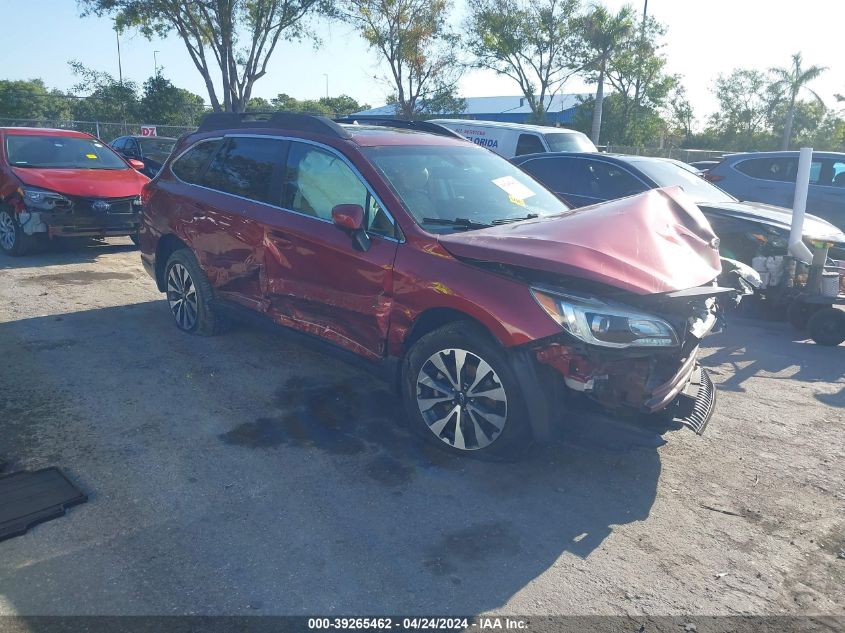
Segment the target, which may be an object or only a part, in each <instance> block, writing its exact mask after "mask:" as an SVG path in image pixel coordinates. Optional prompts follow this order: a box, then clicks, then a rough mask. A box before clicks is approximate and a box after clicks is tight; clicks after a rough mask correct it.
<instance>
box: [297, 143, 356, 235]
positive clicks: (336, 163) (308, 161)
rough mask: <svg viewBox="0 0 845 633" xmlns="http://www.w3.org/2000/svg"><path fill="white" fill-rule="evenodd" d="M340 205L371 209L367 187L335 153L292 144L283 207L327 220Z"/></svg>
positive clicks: (305, 145)
mask: <svg viewBox="0 0 845 633" xmlns="http://www.w3.org/2000/svg"><path fill="white" fill-rule="evenodd" d="M339 204H360V205H361V206H362V207H364V209H365V210H366V209H367V205H368V201H367V189H366V187H364V184H363V183H362V182H361V181H360V180H359V179H358V176H357V175H355V172H353V171H352V170H351V169H350V168H349V166H348V165H347V164H346V163H345V162H343V160H341V159H340V158H338V157H337V156H336V155H335V154H332V153H331V152H327V151H325V150H323V149H320V148H319V147H314V146H313V145H307V144H305V143H291V147H290V153H289V154H288V165H287V177H286V178H285V195H284V202H283V204H282V206H284V207H285V208H287V209H291V210H293V211H298V212H299V213H305V214H307V215H313V216H315V217H318V218H322V219H323V220H331V219H332V209H333V208H334V207H336V206H337V205H339Z"/></svg>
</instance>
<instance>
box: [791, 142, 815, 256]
mask: <svg viewBox="0 0 845 633" xmlns="http://www.w3.org/2000/svg"><path fill="white" fill-rule="evenodd" d="M812 165H813V148H812V147H802V148H801V153H800V154H799V155H798V174H797V175H796V178H795V198H794V199H793V202H792V227H791V230H790V232H789V249H788V250H789V254H790V255H792V256H793V257H796V258H798V259H800V260H801V261H803V262H808V263H809V262H810V261H812V259H813V254H812V253H811V252H810V249H809V248H807V246H806V245H805V244H804V213H805V212H806V211H807V191H808V189H809V187H810V167H812Z"/></svg>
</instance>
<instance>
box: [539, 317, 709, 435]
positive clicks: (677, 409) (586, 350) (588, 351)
mask: <svg viewBox="0 0 845 633" xmlns="http://www.w3.org/2000/svg"><path fill="white" fill-rule="evenodd" d="M685 325H686V332H685V335H684V340H683V343H682V345H681V347H680V348H676V349H674V350H660V351H658V350H643V349H627V350H612V349H599V348H598V347H596V346H592V345H585V344H583V343H581V342H578V341H573V340H572V339H571V338H569V337H567V336H566V335H560V336H556V337H554V338H553V339H551V340H549V339H546V340H544V341H542V342H541V343H540V344H539V345H536V344H535V345H534V346H532V348H531V351H532V352H533V355H534V359H535V360H536V361H537V362H538V363H539V364H540V365H542V366H546V367H549V368H551V369H552V370H553V372H552V373H553V374H554V375H556V376H557V377H558V378H560V379H562V381H563V383H564V384H565V386H566V387H567V389H566V391H567V392H569V393H570V394H571V393H576V394H580V395H581V397H583V398H586V399H588V400H591V401H593V402H594V403H596V404H598V405H600V406H601V408H602V409H604V410H605V411H608V412H611V413H614V414H619V415H620V416H624V417H626V418H627V417H632V416H633V417H642V416H645V418H644V419H649V418H653V417H654V416H659V417H660V418H661V419H664V420H667V421H669V420H674V421H675V422H677V423H680V424H683V425H684V426H687V427H688V428H690V429H692V430H693V431H695V432H696V433H698V434H699V435H700V434H702V433H703V432H704V430H705V428H706V427H707V423H708V422H709V420H710V417H711V416H712V415H713V411H714V408H715V401H716V389H715V387H714V385H713V382H712V381H711V380H710V377H709V376H708V374H707V371H706V370H705V369H704V368H702V367H701V366H700V365H699V363H698V352H699V344H700V341H701V339H702V338H703V337H704V336H706V335H708V334H710V333H711V332H712V331H713V330H715V329H717V328H720V327H721V324H720V321H719V318H718V317H717V316H716V309H715V308H713V307H711V309H710V310H708V311H707V312H706V313H703V314H701V315H699V316H695V317H690V318H689V319H687V321H686V322H685Z"/></svg>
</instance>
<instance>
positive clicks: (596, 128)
mask: <svg viewBox="0 0 845 633" xmlns="http://www.w3.org/2000/svg"><path fill="white" fill-rule="evenodd" d="M603 108H604V64H602V68H601V71H600V72H599V82H598V85H597V86H596V101H595V103H594V104H593V128H592V131H591V133H590V138H591V139H592V141H593V145H598V144H599V137H600V136H601V116H602V110H603Z"/></svg>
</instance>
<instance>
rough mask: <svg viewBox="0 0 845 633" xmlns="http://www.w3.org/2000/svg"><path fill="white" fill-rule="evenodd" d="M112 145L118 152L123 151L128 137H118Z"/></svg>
mask: <svg viewBox="0 0 845 633" xmlns="http://www.w3.org/2000/svg"><path fill="white" fill-rule="evenodd" d="M111 146H112V149H114V150H115V151H116V152H122V151H123V148H124V147H125V146H126V139H125V138H123V137H122V136H121V137H120V138H116V139H114V140H113V141H112V142H111Z"/></svg>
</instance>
